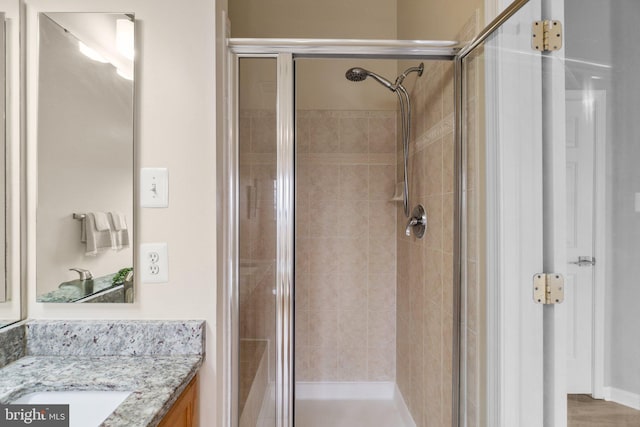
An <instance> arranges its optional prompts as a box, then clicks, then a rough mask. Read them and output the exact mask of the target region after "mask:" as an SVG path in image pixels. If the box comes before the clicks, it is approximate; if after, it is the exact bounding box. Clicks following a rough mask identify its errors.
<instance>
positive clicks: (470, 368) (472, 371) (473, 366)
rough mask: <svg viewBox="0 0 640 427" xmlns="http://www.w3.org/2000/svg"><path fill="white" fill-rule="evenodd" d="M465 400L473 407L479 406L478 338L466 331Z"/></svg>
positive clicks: (473, 333)
mask: <svg viewBox="0 0 640 427" xmlns="http://www.w3.org/2000/svg"><path fill="white" fill-rule="evenodd" d="M466 358H467V400H468V402H469V403H471V404H473V405H477V404H479V403H480V402H479V400H478V399H479V396H480V382H479V381H480V363H479V361H480V357H479V354H478V337H477V336H476V334H475V332H473V331H471V330H467V351H466Z"/></svg>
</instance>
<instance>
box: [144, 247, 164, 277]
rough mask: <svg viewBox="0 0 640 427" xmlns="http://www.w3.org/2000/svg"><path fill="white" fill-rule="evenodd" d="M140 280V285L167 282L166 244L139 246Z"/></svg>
mask: <svg viewBox="0 0 640 427" xmlns="http://www.w3.org/2000/svg"><path fill="white" fill-rule="evenodd" d="M140 280H141V281H142V283H165V282H168V281H169V256H168V251H167V244H166V243H142V244H141V245H140Z"/></svg>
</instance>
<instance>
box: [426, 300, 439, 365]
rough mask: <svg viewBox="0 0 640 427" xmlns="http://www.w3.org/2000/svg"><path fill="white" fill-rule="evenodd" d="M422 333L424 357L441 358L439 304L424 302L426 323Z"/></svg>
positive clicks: (430, 358)
mask: <svg viewBox="0 0 640 427" xmlns="http://www.w3.org/2000/svg"><path fill="white" fill-rule="evenodd" d="M424 330H425V335H424V346H425V347H424V348H425V358H426V359H429V360H438V361H440V360H441V357H442V354H441V351H442V350H441V349H442V308H441V304H434V303H431V302H428V303H427V304H426V324H425V329H424Z"/></svg>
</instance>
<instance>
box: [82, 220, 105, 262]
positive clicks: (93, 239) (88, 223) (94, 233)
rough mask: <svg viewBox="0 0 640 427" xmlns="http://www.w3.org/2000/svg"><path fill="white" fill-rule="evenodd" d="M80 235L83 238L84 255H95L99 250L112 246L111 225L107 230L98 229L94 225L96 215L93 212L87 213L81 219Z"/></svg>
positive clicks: (102, 250)
mask: <svg viewBox="0 0 640 427" xmlns="http://www.w3.org/2000/svg"><path fill="white" fill-rule="evenodd" d="M82 227H83V230H82V233H81V235H82V237H84V239H85V243H86V246H87V248H86V250H85V255H89V256H95V255H97V254H98V253H100V252H104V251H107V250H109V249H112V248H113V243H112V238H111V234H112V232H111V227H109V229H107V230H103V231H99V230H98V229H97V227H96V217H95V215H94V214H93V213H87V216H86V217H85V218H84V220H83V221H82Z"/></svg>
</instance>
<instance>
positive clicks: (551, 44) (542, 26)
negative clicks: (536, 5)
mask: <svg viewBox="0 0 640 427" xmlns="http://www.w3.org/2000/svg"><path fill="white" fill-rule="evenodd" d="M531 46H532V47H533V49H535V50H538V51H540V52H551V51H554V50H560V48H561V47H562V24H561V23H560V21H550V20H548V19H547V20H544V21H534V23H533V25H532V26H531Z"/></svg>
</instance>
